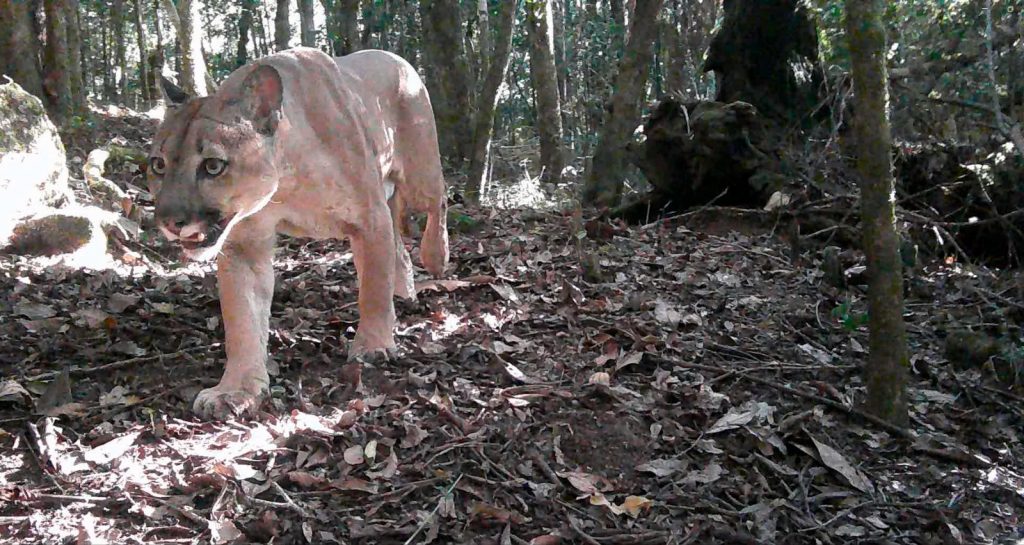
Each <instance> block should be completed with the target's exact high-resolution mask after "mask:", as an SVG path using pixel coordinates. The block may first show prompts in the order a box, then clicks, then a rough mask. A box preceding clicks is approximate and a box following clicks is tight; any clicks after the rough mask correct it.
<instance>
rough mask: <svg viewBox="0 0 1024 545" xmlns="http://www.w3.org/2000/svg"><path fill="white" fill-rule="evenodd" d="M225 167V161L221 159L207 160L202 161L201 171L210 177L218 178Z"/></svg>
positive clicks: (226, 164)
mask: <svg viewBox="0 0 1024 545" xmlns="http://www.w3.org/2000/svg"><path fill="white" fill-rule="evenodd" d="M227 166H228V163H227V161H224V160H221V159H207V160H205V161H203V170H204V171H206V173H207V174H209V175H210V176H220V175H221V173H223V172H224V169H225V168H227Z"/></svg>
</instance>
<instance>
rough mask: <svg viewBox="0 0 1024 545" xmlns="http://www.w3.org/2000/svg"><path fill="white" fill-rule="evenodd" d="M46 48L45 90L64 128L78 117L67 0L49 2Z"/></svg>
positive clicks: (47, 6) (49, 102)
mask: <svg viewBox="0 0 1024 545" xmlns="http://www.w3.org/2000/svg"><path fill="white" fill-rule="evenodd" d="M43 9H44V10H45V11H46V48H45V55H44V67H45V68H44V71H45V73H46V76H45V77H44V78H43V88H44V90H45V92H46V96H47V98H48V99H49V100H48V101H47V103H48V104H49V105H50V114H51V115H52V116H53V118H54V121H55V122H56V123H57V124H59V125H63V124H64V123H66V122H67V121H68V120H69V119H71V116H72V115H74V107H73V103H72V101H71V76H70V66H69V63H68V60H69V56H68V29H67V25H68V19H67V14H68V9H67V3H66V0H46V1H45V2H44V3H43Z"/></svg>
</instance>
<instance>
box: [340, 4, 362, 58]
mask: <svg viewBox="0 0 1024 545" xmlns="http://www.w3.org/2000/svg"><path fill="white" fill-rule="evenodd" d="M335 1H336V2H337V3H338V7H337V17H338V22H339V25H338V27H339V30H340V32H341V53H339V54H340V55H348V54H349V53H354V52H356V51H359V0H335Z"/></svg>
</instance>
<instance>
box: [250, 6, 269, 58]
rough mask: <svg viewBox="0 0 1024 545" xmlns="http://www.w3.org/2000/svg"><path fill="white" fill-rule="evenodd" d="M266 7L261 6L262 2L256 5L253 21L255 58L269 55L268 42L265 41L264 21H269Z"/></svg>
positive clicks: (265, 27) (265, 24)
mask: <svg viewBox="0 0 1024 545" xmlns="http://www.w3.org/2000/svg"><path fill="white" fill-rule="evenodd" d="M266 9H267V7H266V6H265V5H263V2H262V1H260V2H257V3H256V12H255V17H254V19H255V21H256V25H255V28H256V33H255V35H256V38H257V39H256V40H254V41H255V42H256V45H257V49H256V56H257V57H262V56H265V55H268V54H269V53H270V42H269V40H267V26H268V24H267V23H266V21H268V20H269V16H268V15H267V11H266Z"/></svg>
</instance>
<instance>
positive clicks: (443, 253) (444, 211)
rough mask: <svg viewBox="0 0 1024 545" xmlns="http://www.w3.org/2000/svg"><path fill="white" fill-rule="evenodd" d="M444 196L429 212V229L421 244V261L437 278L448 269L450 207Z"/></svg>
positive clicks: (425, 232)
mask: <svg viewBox="0 0 1024 545" xmlns="http://www.w3.org/2000/svg"><path fill="white" fill-rule="evenodd" d="M445 200H446V198H445V197H444V196H442V197H441V198H440V199H438V201H439V202H438V203H437V204H436V205H435V206H434V208H433V209H432V210H428V211H427V228H426V229H424V231H423V240H422V241H421V242H420V260H421V261H422V262H423V267H424V268H425V269H427V271H428V272H430V274H432V275H433V276H434V277H436V278H440V277H441V276H443V275H444V270H445V269H446V268H447V267H448V205H447V203H446V202H445Z"/></svg>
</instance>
